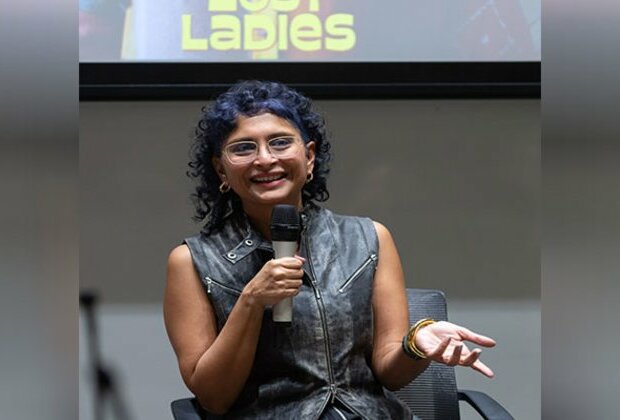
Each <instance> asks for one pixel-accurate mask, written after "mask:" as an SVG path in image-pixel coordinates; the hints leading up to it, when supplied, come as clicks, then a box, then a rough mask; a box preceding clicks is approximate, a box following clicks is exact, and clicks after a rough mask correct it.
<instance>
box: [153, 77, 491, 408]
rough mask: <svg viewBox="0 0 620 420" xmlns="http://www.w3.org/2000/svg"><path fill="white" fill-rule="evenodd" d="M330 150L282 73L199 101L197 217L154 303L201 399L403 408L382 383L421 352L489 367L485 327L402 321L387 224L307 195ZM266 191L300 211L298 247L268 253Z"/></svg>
mask: <svg viewBox="0 0 620 420" xmlns="http://www.w3.org/2000/svg"><path fill="white" fill-rule="evenodd" d="M328 163H329V142H328V139H327V136H326V134H325V124H324V121H323V119H322V117H321V116H320V115H319V114H318V113H316V112H315V111H314V110H313V109H312V106H311V103H310V101H309V100H308V99H307V98H305V97H304V96H302V95H300V94H299V93H297V92H295V91H294V90H291V89H289V88H287V87H286V86H283V85H281V84H278V83H272V82H256V81H252V82H242V83H239V84H238V85H236V86H233V87H232V88H231V89H230V90H229V91H228V92H226V93H224V94H222V95H220V96H219V97H218V98H217V99H216V101H215V103H214V104H213V105H212V106H211V107H210V108H209V109H206V110H205V111H204V113H203V116H202V119H201V120H200V122H199V124H198V128H197V137H196V141H195V144H194V148H193V151H192V161H191V162H190V167H191V170H190V171H189V175H190V176H191V177H193V178H194V179H196V180H197V181H198V186H197V188H196V193H195V194H194V198H195V202H196V208H197V217H198V218H199V219H206V225H205V228H204V229H203V231H202V232H201V234H199V235H196V236H193V237H191V238H187V239H186V240H185V241H184V244H183V245H180V246H178V247H177V248H175V249H174V250H173V251H172V252H171V254H170V257H169V261H168V280H167V286H166V295H165V302H164V316H165V321H166V328H167V331H168V335H169V337H170V341H171V343H172V346H173V348H174V350H175V353H176V355H177V358H178V362H179V368H180V371H181V375H182V377H183V380H184V382H185V384H186V385H187V387H188V388H189V389H190V390H191V391H192V392H193V393H194V394H195V395H196V397H197V399H198V401H199V402H200V404H201V405H202V406H203V407H204V408H205V409H206V410H207V411H208V412H211V413H215V414H225V413H227V414H228V415H230V417H231V418H303V419H306V418H315V419H318V418H342V417H345V418H366V419H378V418H396V419H398V418H411V413H409V411H408V409H407V407H406V406H405V405H404V404H403V403H402V402H400V401H399V400H398V399H397V398H396V397H395V396H394V395H393V394H392V393H391V392H390V391H388V390H395V389H398V388H400V387H402V386H404V385H406V384H407V383H409V382H410V381H411V380H412V379H413V378H415V377H416V376H417V375H418V374H420V373H421V372H422V371H423V370H424V369H425V368H426V367H427V366H428V364H429V362H430V361H431V360H434V361H436V362H440V363H446V364H449V365H463V366H470V367H472V368H473V369H475V370H477V371H479V372H481V373H482V374H484V375H486V376H489V377H492V376H493V372H492V371H491V370H490V369H489V368H488V367H487V366H485V365H484V364H483V363H482V362H481V361H480V360H479V355H480V349H473V350H470V349H469V348H468V347H467V346H466V345H465V344H464V340H468V341H471V342H473V343H475V344H477V345H480V346H485V347H491V346H493V345H494V344H495V343H494V341H493V340H492V339H490V338H488V337H484V336H482V335H479V334H476V333H473V332H471V331H469V330H467V329H465V328H463V327H460V326H457V325H454V324H451V323H448V322H434V321H432V320H422V321H420V322H417V323H416V324H414V325H413V326H411V328H410V327H409V321H408V319H407V318H408V315H407V300H406V295H405V282H404V275H403V270H402V268H401V263H400V259H399V256H398V252H397V250H396V246H395V244H394V241H393V240H392V237H391V235H390V233H389V231H388V230H387V229H386V228H385V227H384V226H383V225H381V224H379V223H377V222H373V221H371V220H370V219H366V218H359V217H352V216H340V215H336V214H333V213H331V212H330V211H328V210H326V209H323V208H321V207H319V206H318V205H316V202H317V201H325V200H326V199H327V198H328V192H327V188H326V177H327V174H328V172H329V169H328ZM276 204H289V205H294V206H296V207H297V208H298V209H299V210H300V211H301V214H302V216H301V218H302V222H303V230H302V235H301V241H300V247H299V250H298V255H296V256H295V257H286V258H278V259H274V258H273V251H272V248H271V244H270V230H269V223H270V217H271V211H272V208H273V207H274V205H276ZM292 296H294V299H293V302H294V303H293V321H292V322H291V323H275V322H273V320H272V313H271V306H272V305H274V304H276V303H277V302H279V301H280V300H282V299H283V298H285V297H292ZM386 388H387V389H386ZM333 416H336V417H333Z"/></svg>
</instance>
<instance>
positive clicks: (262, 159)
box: [256, 146, 277, 164]
mask: <svg viewBox="0 0 620 420" xmlns="http://www.w3.org/2000/svg"><path fill="white" fill-rule="evenodd" d="M275 160H277V159H276V157H275V156H274V155H273V154H271V151H270V150H269V147H267V146H261V147H259V148H258V151H257V152H256V162H257V163H260V164H270V163H273V162H274V161H275Z"/></svg>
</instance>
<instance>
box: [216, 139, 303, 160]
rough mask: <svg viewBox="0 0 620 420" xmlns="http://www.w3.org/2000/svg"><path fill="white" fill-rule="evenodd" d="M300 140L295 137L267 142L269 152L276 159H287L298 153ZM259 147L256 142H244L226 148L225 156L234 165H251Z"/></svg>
mask: <svg viewBox="0 0 620 420" xmlns="http://www.w3.org/2000/svg"><path fill="white" fill-rule="evenodd" d="M297 145H299V140H298V139H297V138H295V137H278V138H275V139H270V140H269V141H267V150H268V151H269V153H271V156H273V157H275V158H287V157H291V156H293V155H295V153H297V151H298V148H297V147H296V146H297ZM258 151H259V146H258V143H256V142H255V141H250V140H243V141H237V142H234V143H231V144H229V145H227V146H226V147H224V155H226V157H227V158H228V160H229V161H230V163H232V164H242V163H249V162H252V161H253V160H255V159H256V157H257V156H258Z"/></svg>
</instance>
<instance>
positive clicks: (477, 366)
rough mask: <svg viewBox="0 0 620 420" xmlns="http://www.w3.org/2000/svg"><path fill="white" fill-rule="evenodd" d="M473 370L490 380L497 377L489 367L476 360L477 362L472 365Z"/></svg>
mask: <svg viewBox="0 0 620 420" xmlns="http://www.w3.org/2000/svg"><path fill="white" fill-rule="evenodd" d="M471 368H472V369H473V370H476V371H478V372H480V373H482V374H483V375H484V376H486V377H488V378H493V377H494V376H495V373H493V371H492V370H491V369H490V368H489V367H488V366H487V365H485V364H484V363H482V362H481V361H480V360H476V362H474V364H472V365H471Z"/></svg>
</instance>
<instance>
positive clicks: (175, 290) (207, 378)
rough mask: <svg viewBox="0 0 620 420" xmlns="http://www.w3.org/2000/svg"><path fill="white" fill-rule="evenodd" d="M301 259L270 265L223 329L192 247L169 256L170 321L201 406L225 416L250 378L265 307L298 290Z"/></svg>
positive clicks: (186, 375) (183, 369)
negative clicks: (199, 270) (197, 265)
mask: <svg viewBox="0 0 620 420" xmlns="http://www.w3.org/2000/svg"><path fill="white" fill-rule="evenodd" d="M301 264H302V263H301V261H300V260H299V259H298V258H280V259H278V260H271V261H269V262H268V263H266V264H265V266H264V267H263V268H262V269H261V271H260V272H259V273H258V274H257V275H256V276H255V277H254V278H253V279H252V281H250V282H249V283H248V284H247V285H246V287H245V288H244V290H243V292H242V293H241V295H240V296H239V299H238V300H237V303H236V304H235V306H234V307H233V309H232V311H231V313H230V316H229V318H228V320H227V321H226V323H225V325H224V327H223V328H222V331H220V333H219V334H218V333H217V322H216V318H215V314H214V311H213V308H212V306H211V304H210V302H209V299H208V298H207V296H206V294H205V291H204V289H203V287H202V284H201V281H200V278H199V276H198V274H197V272H196V270H195V268H194V265H193V263H192V258H191V254H190V251H189V248H188V247H187V245H181V246H178V247H177V248H175V249H174V250H173V251H172V252H171V253H170V256H169V258H168V273H167V282H166V292H165V296H164V320H165V324H166V331H167V332H168V337H169V338H170V342H171V344H172V347H173V348H174V351H175V353H176V356H177V360H178V363H179V369H180V371H181V376H182V377H183V381H184V382H185V384H186V385H187V387H188V388H189V389H190V391H192V392H193V393H194V394H195V395H196V397H197V398H198V401H199V402H200V404H201V405H202V406H203V407H204V408H205V409H206V410H207V411H210V412H212V413H214V414H223V413H225V412H227V411H228V409H229V408H230V406H231V405H232V404H233V403H234V401H235V400H236V399H237V397H238V395H239V393H240V392H241V390H242V389H243V386H244V384H245V382H246V380H247V378H248V375H249V373H250V370H251V368H252V364H253V363H254V356H255V352H256V345H257V343H258V337H259V335H260V327H261V324H262V318H263V312H264V307H265V305H267V304H273V303H275V302H277V301H279V300H281V299H282V298H284V297H286V296H293V295H295V294H297V292H298V289H299V286H300V285H301V280H300V279H301V275H302V271H301Z"/></svg>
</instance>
